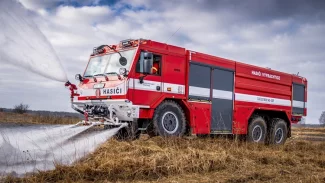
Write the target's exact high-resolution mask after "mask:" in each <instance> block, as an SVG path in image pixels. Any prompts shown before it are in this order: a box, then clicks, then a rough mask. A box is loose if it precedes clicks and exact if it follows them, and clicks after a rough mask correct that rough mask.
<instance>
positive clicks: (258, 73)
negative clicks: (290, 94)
mask: <svg viewBox="0 0 325 183" xmlns="http://www.w3.org/2000/svg"><path fill="white" fill-rule="evenodd" d="M252 75H254V76H260V77H265V78H270V79H276V80H281V77H280V76H278V75H274V74H269V73H265V72H261V71H252Z"/></svg>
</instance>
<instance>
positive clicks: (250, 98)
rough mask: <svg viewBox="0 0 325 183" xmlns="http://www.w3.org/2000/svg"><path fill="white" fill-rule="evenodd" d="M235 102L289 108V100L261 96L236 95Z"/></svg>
mask: <svg viewBox="0 0 325 183" xmlns="http://www.w3.org/2000/svg"><path fill="white" fill-rule="evenodd" d="M235 100H236V101H244V102H255V103H262V104H271V105H281V106H291V101H290V100H285V99H279V98H272V97H263V96H257V95H248V94H243V93H236V94H235Z"/></svg>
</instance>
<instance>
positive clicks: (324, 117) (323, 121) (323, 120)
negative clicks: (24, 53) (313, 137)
mask: <svg viewBox="0 0 325 183" xmlns="http://www.w3.org/2000/svg"><path fill="white" fill-rule="evenodd" d="M319 123H320V124H325V111H323V112H322V114H321V115H320V117H319Z"/></svg>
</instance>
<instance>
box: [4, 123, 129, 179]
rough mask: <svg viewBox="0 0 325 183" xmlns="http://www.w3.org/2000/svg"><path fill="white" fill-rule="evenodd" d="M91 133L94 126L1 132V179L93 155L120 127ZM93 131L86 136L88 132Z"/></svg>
mask: <svg viewBox="0 0 325 183" xmlns="http://www.w3.org/2000/svg"><path fill="white" fill-rule="evenodd" d="M122 127H123V126H121V127H119V128H114V129H110V130H99V131H91V130H92V128H91V126H75V125H58V126H41V125H40V126H29V127H12V128H3V129H0V177H1V175H8V174H12V173H14V174H13V176H24V175H25V174H26V173H30V172H35V171H38V170H51V169H54V168H55V164H63V165H69V164H71V163H73V162H75V161H77V160H79V159H80V158H82V157H84V156H85V155H87V154H89V153H90V152H93V151H94V150H95V149H96V148H97V147H98V146H99V145H100V144H102V143H103V142H105V141H106V140H108V139H109V138H111V137H112V136H114V135H115V134H116V133H117V132H118V131H119V130H120V128H122ZM87 130H90V132H87V133H85V131H87Z"/></svg>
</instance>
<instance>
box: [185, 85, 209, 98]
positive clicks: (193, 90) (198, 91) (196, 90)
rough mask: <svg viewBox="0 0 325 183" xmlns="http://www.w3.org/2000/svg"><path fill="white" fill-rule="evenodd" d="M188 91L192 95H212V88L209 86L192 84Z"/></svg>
mask: <svg viewBox="0 0 325 183" xmlns="http://www.w3.org/2000/svg"><path fill="white" fill-rule="evenodd" d="M188 93H189V95H192V96H199V97H210V89H209V88H201V87H195V86H190V87H189V91H188Z"/></svg>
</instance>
